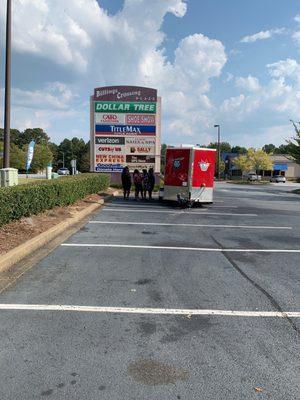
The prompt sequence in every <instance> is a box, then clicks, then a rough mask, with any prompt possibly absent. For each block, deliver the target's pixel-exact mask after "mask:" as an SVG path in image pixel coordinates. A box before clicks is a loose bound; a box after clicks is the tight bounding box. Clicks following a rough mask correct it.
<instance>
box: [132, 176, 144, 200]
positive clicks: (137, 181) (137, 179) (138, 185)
mask: <svg viewBox="0 0 300 400" xmlns="http://www.w3.org/2000/svg"><path fill="white" fill-rule="evenodd" d="M133 183H134V187H135V200H138V199H139V194H140V193H141V195H142V198H143V186H142V177H141V174H140V173H139V171H138V170H137V169H135V170H134V172H133Z"/></svg>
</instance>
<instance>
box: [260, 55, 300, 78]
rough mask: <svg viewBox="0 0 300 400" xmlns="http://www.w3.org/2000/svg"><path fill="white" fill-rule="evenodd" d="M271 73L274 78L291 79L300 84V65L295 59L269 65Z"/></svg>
mask: <svg viewBox="0 0 300 400" xmlns="http://www.w3.org/2000/svg"><path fill="white" fill-rule="evenodd" d="M267 68H268V69H269V73H270V75H271V76H272V77H274V78H283V79H285V78H291V79H293V80H294V81H296V82H300V64H298V62H297V61H296V60H294V59H291V58H287V59H286V60H281V61H278V62H275V63H273V64H268V65H267Z"/></svg>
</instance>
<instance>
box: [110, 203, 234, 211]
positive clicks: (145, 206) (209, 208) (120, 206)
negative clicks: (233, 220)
mask: <svg viewBox="0 0 300 400" xmlns="http://www.w3.org/2000/svg"><path fill="white" fill-rule="evenodd" d="M106 207H107V208H114V207H117V208H124V207H125V208H126V207H129V208H137V209H138V208H140V209H144V208H145V209H148V210H152V209H154V210H155V209H160V210H170V211H171V209H170V208H168V206H156V205H155V206H152V205H151V203H150V204H149V205H147V204H118V203H116V204H114V203H112V204H108V205H107V206H106ZM214 208H238V206H216V205H213V206H209V207H206V208H204V210H211V209H214ZM175 210H176V209H175Z"/></svg>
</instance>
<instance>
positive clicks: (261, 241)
mask: <svg viewBox="0 0 300 400" xmlns="http://www.w3.org/2000/svg"><path fill="white" fill-rule="evenodd" d="M294 188H295V187H293V186H291V187H288V186H286V187H285V188H284V189H282V186H281V185H278V186H276V185H268V186H265V187H264V186H238V185H233V184H232V185H230V184H217V188H216V190H215V203H214V204H213V205H212V206H207V207H201V208H193V209H186V210H180V209H178V208H176V207H173V206H172V205H169V204H167V205H164V204H160V203H158V201H156V200H154V201H152V202H142V201H140V202H135V201H134V200H133V199H131V200H130V201H123V200H122V199H121V198H117V199H116V200H115V201H114V202H113V203H110V204H108V205H106V206H105V207H104V208H103V209H102V210H101V211H99V213H98V214H96V215H94V216H93V217H92V219H91V220H90V221H89V223H88V224H87V225H86V226H84V227H83V228H82V229H81V230H80V231H78V232H77V233H76V234H75V235H73V236H72V237H71V238H70V239H69V240H68V241H67V242H66V243H63V244H62V245H61V246H59V247H58V248H57V249H56V250H54V251H53V252H52V253H51V254H49V255H48V256H47V257H46V258H45V259H43V260H42V261H41V262H40V263H39V264H38V265H36V266H35V267H33V268H32V269H31V270H29V271H28V272H26V273H25V274H24V275H23V276H22V277H21V278H20V279H19V280H18V281H17V282H16V283H14V284H13V285H12V286H10V287H9V288H7V289H6V290H5V291H4V292H2V293H1V294H0V337H1V341H0V343H1V344H0V380H1V385H0V399H1V400H19V399H20V400H35V399H70V400H71V399H72V400H74V399H78V400H79V399H80V400H81V399H104V400H108V399H110V400H111V399H113V400H119V399H120V400H121V399H122V400H124V399H125V400H129V399H132V400H136V399H147V400H148V399H149V400H152V399H153V400H154V399H155V400H157V399H167V400H169V399H182V400H183V399H187V400H190V399H195V400H196V399H197V400H198V399H204V400H218V399H243V400H248V399H276V400H277V399H278V400H283V399H284V400H288V399H298V398H299V393H300V356H299V354H300V346H299V338H300V289H299V281H300V268H299V266H300V196H299V195H296V194H292V193H288V191H289V190H292V189H294Z"/></svg>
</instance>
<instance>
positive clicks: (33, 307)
mask: <svg viewBox="0 0 300 400" xmlns="http://www.w3.org/2000/svg"><path fill="white" fill-rule="evenodd" d="M0 310H4V311H9V310H16V311H20V310H22V311H72V312H89V313H108V314H111V313H116V314H154V315H188V316H192V315H211V316H223V317H252V318H253V317H254V318H257V317H269V318H270V317H271V318H286V317H289V318H300V312H297V311H284V312H280V311H235V310H195V309H180V308H139V307H132V308H130V307H95V306H76V305H60V304H59V305H57V304H0Z"/></svg>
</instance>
